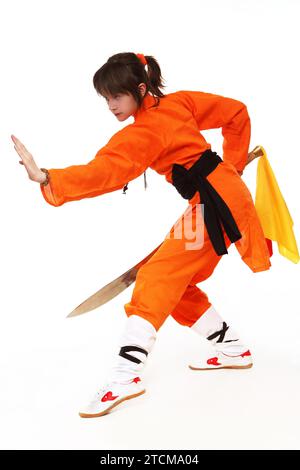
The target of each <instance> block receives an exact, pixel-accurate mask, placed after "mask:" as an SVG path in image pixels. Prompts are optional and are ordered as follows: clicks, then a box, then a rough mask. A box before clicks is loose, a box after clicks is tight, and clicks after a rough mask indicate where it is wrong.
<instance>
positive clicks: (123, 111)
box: [104, 83, 146, 122]
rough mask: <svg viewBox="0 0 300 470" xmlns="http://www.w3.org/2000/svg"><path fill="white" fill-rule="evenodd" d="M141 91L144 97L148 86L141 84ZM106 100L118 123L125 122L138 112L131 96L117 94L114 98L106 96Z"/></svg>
mask: <svg viewBox="0 0 300 470" xmlns="http://www.w3.org/2000/svg"><path fill="white" fill-rule="evenodd" d="M139 90H140V93H141V94H142V96H144V94H145V91H146V85H145V84H144V83H141V84H140V85H139ZM104 99H105V100H106V102H107V104H108V107H109V110H110V111H111V112H112V113H113V114H114V115H115V116H116V118H117V119H118V121H121V122H122V121H125V120H126V119H128V118H129V117H130V116H132V114H133V113H135V112H136V111H137V108H138V106H137V103H136V102H135V100H134V98H133V96H132V95H131V94H128V95H127V94H125V93H117V94H116V95H114V96H111V95H110V96H104Z"/></svg>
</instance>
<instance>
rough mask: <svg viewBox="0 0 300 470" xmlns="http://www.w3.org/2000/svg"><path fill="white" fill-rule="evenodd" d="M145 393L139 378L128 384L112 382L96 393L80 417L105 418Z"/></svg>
mask: <svg viewBox="0 0 300 470" xmlns="http://www.w3.org/2000/svg"><path fill="white" fill-rule="evenodd" d="M145 391H146V390H145V388H144V387H143V386H142V385H141V379H140V378H139V377H135V378H134V379H132V380H131V381H130V382H128V383H119V382H110V383H108V384H106V385H105V386H104V387H102V388H101V389H100V390H99V391H98V392H96V394H95V395H94V396H93V397H92V399H91V400H90V402H89V403H88V404H87V405H86V406H84V407H83V408H82V409H81V410H80V411H79V416H80V417H81V418H97V417H99V416H103V415H105V414H107V413H109V412H110V411H111V410H112V409H113V408H115V407H116V406H117V405H119V404H120V403H122V402H123V401H125V400H130V399H131V398H135V397H138V396H139V395H142V394H143V393H145Z"/></svg>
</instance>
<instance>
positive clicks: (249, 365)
mask: <svg viewBox="0 0 300 470" xmlns="http://www.w3.org/2000/svg"><path fill="white" fill-rule="evenodd" d="M252 366H253V364H247V365H246V366H221V367H214V368H213V367H193V366H189V368H190V369H192V370H219V369H250V368H251V367H252Z"/></svg>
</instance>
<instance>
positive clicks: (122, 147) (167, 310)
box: [40, 91, 271, 330]
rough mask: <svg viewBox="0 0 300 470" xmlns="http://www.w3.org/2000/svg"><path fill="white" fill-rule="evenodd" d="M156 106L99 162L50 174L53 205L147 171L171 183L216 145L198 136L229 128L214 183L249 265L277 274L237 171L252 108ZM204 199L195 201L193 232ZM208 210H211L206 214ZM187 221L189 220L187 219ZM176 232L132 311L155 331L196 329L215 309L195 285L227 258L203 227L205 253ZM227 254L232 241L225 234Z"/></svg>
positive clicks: (145, 108)
mask: <svg viewBox="0 0 300 470" xmlns="http://www.w3.org/2000/svg"><path fill="white" fill-rule="evenodd" d="M155 103H156V100H155V98H154V97H153V96H151V95H149V94H147V95H146V96H145V98H144V100H143V105H142V108H141V109H139V110H137V112H136V113H135V114H134V115H133V117H134V123H133V124H129V125H128V126H126V127H124V128H123V129H121V130H120V131H118V132H117V133H116V134H114V135H113V136H112V138H111V139H110V140H109V141H108V143H107V144H106V145H105V146H104V147H102V148H101V149H100V150H99V151H98V152H97V154H96V156H95V157H94V159H93V160H91V161H90V162H88V163H87V164H84V165H73V166H70V167H67V168H63V169H50V170H49V174H50V183H49V184H48V185H46V186H40V188H41V191H42V194H43V196H44V198H45V200H46V201H47V202H48V203H49V204H52V205H53V206H61V205H62V204H64V203H65V202H69V201H75V200H79V199H83V198H87V197H95V196H99V195H101V194H104V193H108V192H111V191H115V190H118V189H122V188H123V186H124V185H125V184H126V183H127V182H129V181H131V180H133V179H135V178H136V177H138V176H140V175H141V174H142V173H143V172H144V171H145V170H146V169H147V168H148V167H150V168H152V169H153V170H155V171H156V172H158V173H159V174H162V175H164V176H165V178H166V180H167V181H168V182H169V183H173V181H172V168H173V165H174V164H175V163H176V164H179V165H182V166H184V167H185V168H186V169H189V168H190V167H191V166H192V165H193V164H194V163H195V162H196V161H197V160H198V159H199V157H200V156H201V155H202V153H204V152H205V151H206V150H208V149H210V148H211V146H210V144H209V143H208V142H206V140H205V139H204V137H203V135H202V134H201V133H200V132H199V131H201V130H205V129H213V128H222V135H223V137H224V141H223V156H222V158H223V161H222V162H221V163H220V164H218V165H217V167H216V168H215V169H214V170H213V171H212V172H211V173H210V174H208V176H207V181H208V182H209V183H210V184H211V185H212V186H213V188H214V189H215V190H216V191H217V193H218V194H219V195H220V196H221V198H222V199H223V200H224V202H225V203H226V204H227V206H228V208H229V209H230V211H231V214H232V216H233V218H234V220H235V222H236V224H237V226H238V229H239V231H240V233H241V238H240V239H239V240H238V241H236V242H235V246H236V248H237V250H238V251H239V254H240V256H241V258H242V260H243V261H244V262H245V263H246V264H247V266H248V267H249V268H250V269H251V270H252V271H253V272H260V271H265V270H267V269H269V268H270V266H271V263H270V259H269V251H268V247H267V243H266V240H265V237H264V234H263V230H262V227H261V224H260V221H259V219H258V215H257V213H256V210H255V206H254V202H253V200H252V196H251V193H250V191H249V190H248V188H247V186H246V185H245V183H244V182H243V180H242V179H241V177H240V175H239V174H238V171H242V170H244V168H245V165H246V161H247V156H248V151H249V143H250V133H251V124H250V119H249V115H248V112H247V108H246V106H245V105H244V104H243V103H242V102H240V101H238V100H234V99H231V98H227V97H224V96H220V95H214V94H211V93H205V92H200V91H178V92H174V93H170V94H168V95H165V97H163V98H161V99H160V104H159V106H158V107H156V106H154V104H155ZM199 203H201V198H200V194H199V192H196V193H195V194H194V196H193V197H192V198H191V199H190V200H189V207H188V209H189V210H190V211H191V215H192V219H193V227H194V226H195V223H196V207H197V204H199ZM204 211H205V207H204ZM182 217H183V216H182ZM178 222H179V221H177V222H176V224H174V226H173V227H172V228H171V230H170V232H169V234H168V235H167V236H166V238H165V239H164V241H163V243H162V245H161V246H160V248H159V249H158V250H157V251H156V252H155V254H154V255H153V256H152V257H151V258H150V260H148V262H147V263H145V264H144V265H143V266H142V267H141V268H140V269H139V271H138V274H137V278H136V284H135V288H134V290H133V293H132V298H131V301H130V302H129V303H127V304H125V306H124V308H125V312H126V314H127V315H128V316H129V315H132V314H134V315H139V316H141V317H143V318H145V319H146V320H148V321H150V322H151V323H152V324H153V325H154V327H155V328H156V330H158V329H159V328H160V326H161V325H162V324H163V322H164V321H165V319H166V318H167V317H168V315H170V314H171V315H172V316H173V318H174V319H175V320H176V321H178V322H179V323H181V324H182V325H186V326H192V325H193V324H194V323H195V322H196V321H197V320H198V319H199V317H200V316H201V315H202V314H203V313H204V312H205V311H206V310H207V309H208V308H209V307H210V306H211V303H210V302H209V300H208V297H207V296H206V294H205V293H204V292H203V291H202V290H201V289H199V288H198V287H197V286H196V284H197V283H199V282H201V281H203V280H205V279H207V278H208V277H209V276H210V275H211V274H212V272H213V271H214V268H215V267H216V265H217V263H218V261H219V260H220V258H221V256H220V255H218V254H217V253H216V251H215V250H214V248H213V245H212V242H211V240H210V238H209V236H208V232H207V229H206V227H205V226H204V227H203V226H202V228H203V235H204V237H203V243H202V246H201V248H200V249H186V242H187V241H188V242H190V239H189V240H187V239H186V238H185V235H184V233H183V234H182V237H181V238H179V237H177V238H176V237H174V230H175V227H178ZM223 234H224V240H225V244H226V248H227V247H228V246H229V245H230V244H231V241H230V240H229V238H228V237H227V234H226V233H225V232H224V230H223Z"/></svg>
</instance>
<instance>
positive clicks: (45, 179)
mask: <svg viewBox="0 0 300 470" xmlns="http://www.w3.org/2000/svg"><path fill="white" fill-rule="evenodd" d="M40 170H41V173H40V178H39V180H38V182H39V183H40V184H41V185H42V186H46V185H47V184H48V183H49V176H50V175H49V171H48V170H47V169H46V168H40Z"/></svg>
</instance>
